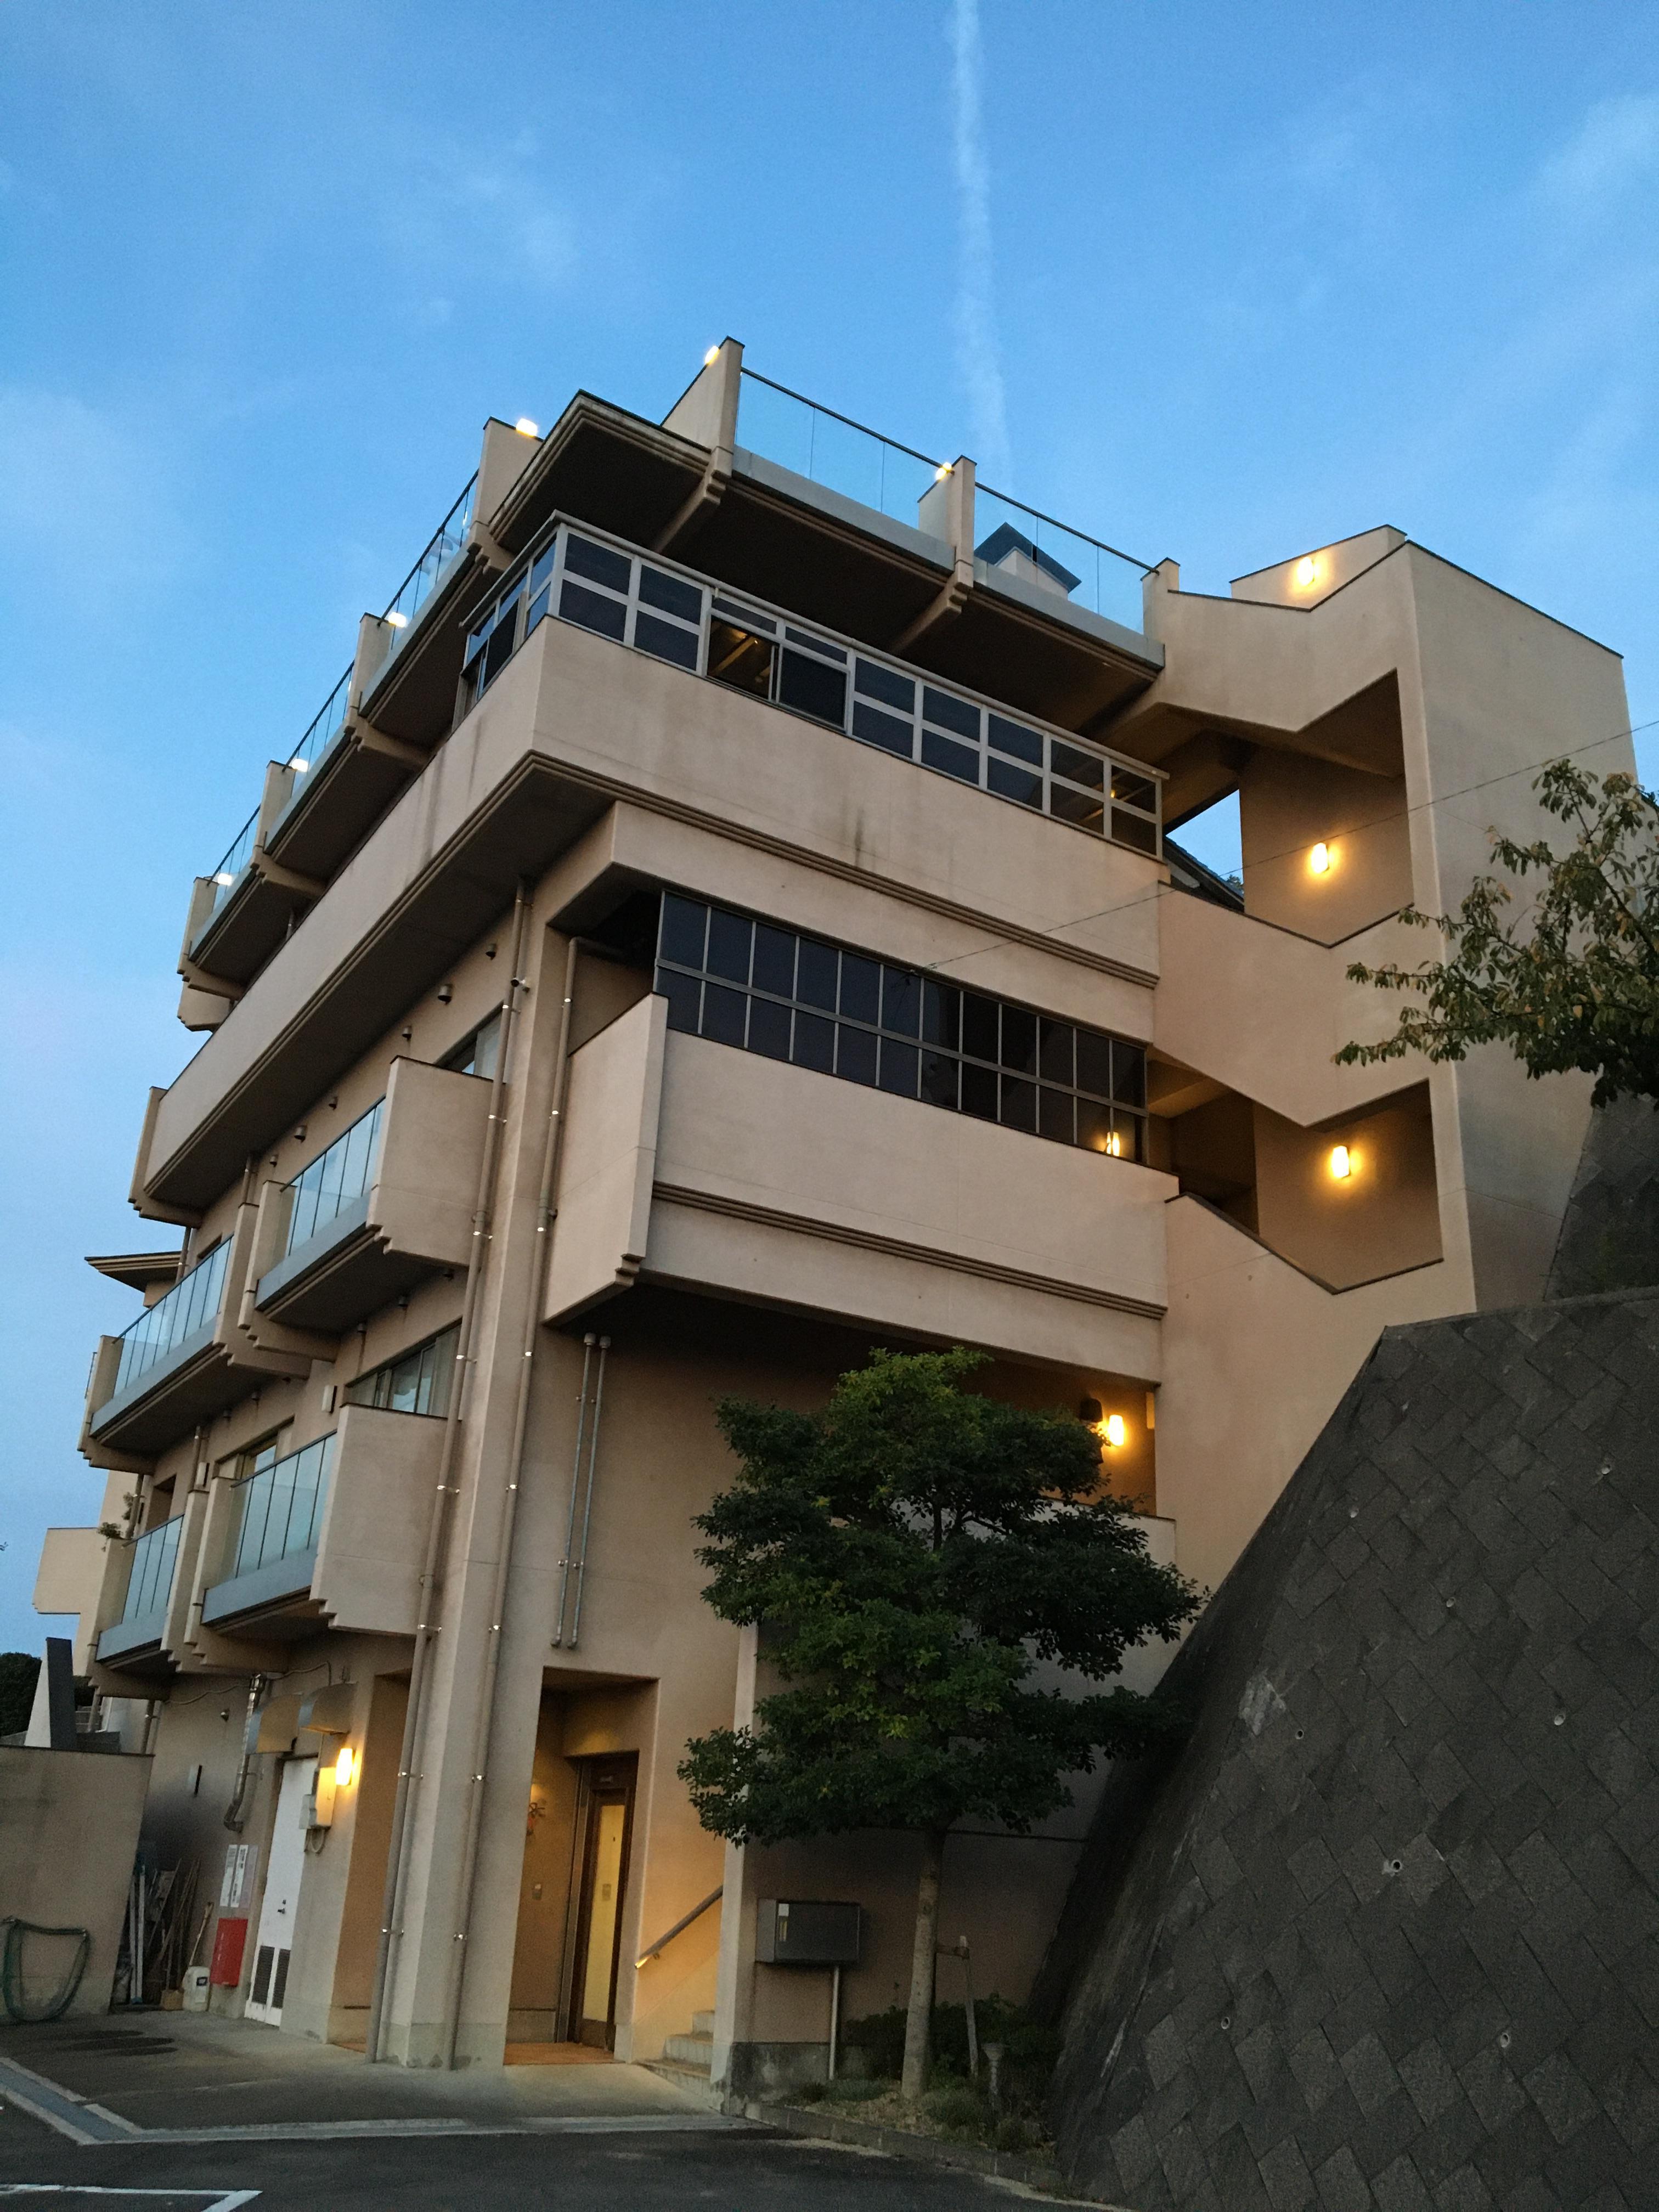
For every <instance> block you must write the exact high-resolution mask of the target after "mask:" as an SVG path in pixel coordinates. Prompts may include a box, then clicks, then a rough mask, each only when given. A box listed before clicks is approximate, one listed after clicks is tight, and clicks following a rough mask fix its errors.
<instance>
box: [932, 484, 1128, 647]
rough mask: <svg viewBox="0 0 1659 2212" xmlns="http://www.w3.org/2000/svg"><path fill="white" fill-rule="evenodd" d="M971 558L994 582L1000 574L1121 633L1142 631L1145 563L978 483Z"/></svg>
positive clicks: (975, 497) (1034, 508) (975, 495)
mask: <svg viewBox="0 0 1659 2212" xmlns="http://www.w3.org/2000/svg"><path fill="white" fill-rule="evenodd" d="M974 556H975V559H976V560H980V561H983V562H985V564H986V566H987V568H989V569H990V570H991V572H992V574H993V577H994V576H995V575H996V574H997V572H998V571H999V570H1000V571H1001V572H1002V574H1005V575H1009V576H1012V577H1015V578H1017V579H1018V580H1019V581H1020V582H1021V583H1024V584H1030V585H1032V586H1035V588H1036V590H1038V591H1039V592H1051V593H1052V594H1053V595H1054V598H1055V599H1061V600H1067V601H1069V602H1070V604H1071V605H1073V606H1074V607H1086V608H1087V609H1088V610H1089V611H1090V613H1091V614H1097V615H1104V616H1105V617H1106V619H1107V620H1108V621H1109V622H1115V623H1122V625H1123V627H1124V628H1125V629H1133V630H1137V631H1138V630H1139V629H1140V628H1141V626H1142V623H1143V620H1144V617H1143V613H1142V608H1141V599H1140V580H1141V578H1142V577H1143V576H1145V575H1146V574H1149V573H1150V572H1149V569H1148V567H1147V564H1146V562H1144V561H1137V560H1136V559H1135V558H1134V556H1133V555H1132V554H1128V553H1120V552H1119V551H1118V550H1117V549H1116V547H1115V546H1113V545H1103V544H1102V543H1101V542H1100V540H1099V539H1098V538H1090V537H1088V536H1087V535H1085V532H1082V531H1080V530H1072V529H1068V528H1067V526H1066V524H1065V523H1063V522H1056V521H1055V520H1054V517H1053V516H1052V515H1048V514H1040V513H1038V512H1037V510H1036V507H1026V506H1024V505H1023V504H1022V503H1021V502H1020V501H1018V500H1017V499H1010V498H1009V497H1008V495H1007V494H1006V492H1000V491H991V490H988V489H987V487H986V486H985V485H983V484H980V485H978V486H977V487H976V488H975V494H974Z"/></svg>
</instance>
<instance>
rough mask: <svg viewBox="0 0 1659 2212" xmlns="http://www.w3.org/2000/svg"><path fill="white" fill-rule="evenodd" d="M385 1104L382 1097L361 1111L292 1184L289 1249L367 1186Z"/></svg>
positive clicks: (305, 1240)
mask: <svg viewBox="0 0 1659 2212" xmlns="http://www.w3.org/2000/svg"><path fill="white" fill-rule="evenodd" d="M385 1108H386V1101H385V1099H384V1098H382V1099H380V1100H379V1101H378V1102H377V1103H375V1104H374V1105H373V1106H371V1107H370V1108H369V1109H368V1113H367V1114H362V1115H359V1116H358V1118H357V1119H356V1121H354V1122H353V1123H352V1125H351V1127H349V1129H346V1130H343V1131H342V1133H340V1135H339V1136H337V1138H336V1139H334V1142H333V1143H332V1144H331V1146H329V1148H328V1150H327V1151H326V1152H323V1153H321V1154H320V1155H319V1157H318V1158H316V1159H314V1160H313V1162H312V1163H311V1165H310V1166H309V1167H308V1168H307V1169H306V1170H304V1171H303V1173H301V1174H300V1175H297V1176H295V1178H294V1181H293V1182H291V1183H290V1184H289V1190H290V1191H291V1192H292V1193H293V1194H294V1201H293V1209H292V1211H291V1212H290V1213H289V1218H288V1243H287V1245H286V1246H285V1248H284V1249H285V1251H286V1252H297V1251H298V1249H300V1247H301V1244H305V1243H309V1242H310V1240H311V1238H312V1237H315V1236H316V1235H318V1233H319V1231H322V1230H325V1229H326V1228H327V1227H328V1225H329V1223H330V1222H331V1221H332V1220H333V1219H334V1218H335V1217H336V1215H337V1214H340V1213H343V1212H344V1211H345V1209H346V1207H347V1206H349V1205H350V1203H351V1201H352V1200H353V1199H355V1198H361V1197H362V1194H363V1193H364V1192H365V1191H366V1190H367V1189H368V1186H369V1184H370V1182H372V1181H373V1179H374V1164H375V1161H376V1158H378V1156H379V1152H380V1116H381V1114H382V1113H383V1112H384V1110H385Z"/></svg>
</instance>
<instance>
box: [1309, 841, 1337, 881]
mask: <svg viewBox="0 0 1659 2212" xmlns="http://www.w3.org/2000/svg"><path fill="white" fill-rule="evenodd" d="M1308 867H1309V871H1310V873H1311V874H1313V875H1316V876H1328V875H1329V873H1330V872H1331V848H1330V847H1329V846H1328V844H1326V843H1325V842H1324V840H1323V839H1321V841H1320V842H1319V843H1318V844H1317V845H1316V846H1315V847H1314V848H1313V850H1312V851H1311V852H1310V854H1309V855H1308Z"/></svg>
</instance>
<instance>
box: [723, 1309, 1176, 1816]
mask: <svg viewBox="0 0 1659 2212" xmlns="http://www.w3.org/2000/svg"><path fill="white" fill-rule="evenodd" d="M981 1364H982V1358H981V1355H980V1354H977V1353H974V1352H963V1351H961V1350H957V1351H954V1352H924V1353H917V1354H900V1353H893V1352H876V1353H874V1354H873V1355H872V1358H871V1360H870V1363H869V1364H868V1365H867V1366H866V1367H864V1368H861V1369H859V1370H855V1371H854V1372H853V1373H852V1374H850V1375H847V1376H843V1377H842V1380H841V1382H840V1383H839V1384H838V1385H837V1387H836V1391H835V1393H834V1395H832V1397H831V1398H830V1400H829V1403H828V1404H827V1405H826V1406H825V1407H824V1408H823V1411H822V1412H821V1413H793V1412H790V1411H787V1410H786V1409H784V1408H782V1407H776V1406H761V1405H757V1404H754V1403H751V1402H750V1401H745V1400H743V1399H732V1398H728V1399H726V1400H723V1401H721V1403H720V1406H719V1407H718V1408H717V1416H718V1419H719V1421H720V1428H721V1431H722V1432H723V1434H724V1435H725V1437H726V1441H727V1442H728V1443H730V1445H731V1446H732V1450H733V1451H734V1452H735V1453H736V1454H737V1455H738V1461H739V1463H740V1464H739V1468H738V1478H737V1480H736V1483H735V1484H734V1486H733V1487H732V1489H731V1490H729V1491H727V1492H726V1493H725V1495H724V1496H722V1497H720V1498H716V1499H715V1501H714V1504H713V1505H711V1506H710V1508H709V1510H708V1512H707V1513H706V1514H703V1515H702V1516H701V1517H700V1519H699V1521H698V1523H697V1525H698V1527H699V1528H701V1529H702V1532H703V1534H705V1535H706V1536H707V1537H708V1544H707V1545H706V1546H705V1547H704V1548H703V1549H702V1551H701V1552H700V1553H699V1554H698V1557H699V1558H700V1559H702V1562H703V1564H704V1565H706V1566H708V1567H709V1568H711V1569H712V1570H713V1573H714V1579H713V1581H712V1582H711V1583H709V1585H708V1589H707V1590H706V1591H705V1593H704V1595H705V1596H706V1597H707V1598H708V1602H709V1604H710V1605H711V1606H712V1607H714V1611H715V1612H716V1613H719V1614H720V1617H721V1618H722V1619H723V1620H731V1621H737V1622H741V1623H754V1622H760V1623H763V1624H764V1625H765V1639H764V1649H765V1652H766V1656H767V1659H768V1661H769V1663H770V1664H771V1666H772V1667H773V1668H775V1670H776V1672H777V1674H779V1675H780V1676H781V1678H782V1680H783V1681H784V1682H785V1684H786V1685H787V1686H786V1687H784V1688H782V1689H781V1690H779V1691H778V1692H775V1694H774V1695H772V1696H770V1697H768V1698H765V1699H763V1700H762V1701H761V1703H760V1705H758V1706H757V1711H756V1717H755V1724H754V1725H753V1726H752V1727H751V1728H744V1729H715V1730H714V1732H713V1733H712V1734H710V1735H707V1736H704V1737H702V1738H701V1739H700V1740H699V1741H696V1742H694V1743H692V1744H690V1745H689V1746H688V1747H687V1753H688V1755H687V1758H686V1759H685V1762H684V1765H683V1766H682V1768H681V1770H680V1771H681V1773H682V1775H683V1777H684V1779H685V1780H686V1782H687V1783H688V1784H690V1791H691V1797H692V1801H693V1802H694V1804H695V1805H696V1809H697V1812H698V1814H699V1816H700V1818H701V1819H702V1823H703V1825H704V1826H705V1827H708V1828H710V1829H712V1830H713V1831H714V1832H715V1833H716V1834H719V1835H722V1836H726V1837H727V1838H731V1839H732V1840H733V1841H736V1842H747V1841H750V1840H753V1841H756V1842H759V1843H777V1842H781V1841H782V1840H784V1839H785V1838H790V1837H801V1836H810V1835H822V1834H824V1833H827V1832H833V1831H836V1830H841V1829H848V1828H871V1827H895V1828H912V1829H919V1830H923V1831H933V1832H937V1831H942V1830H944V1829H946V1828H949V1827H950V1826H951V1825H952V1823H953V1822H955V1821H957V1820H963V1819H964V1818H967V1817H969V1816H972V1817H974V1818H975V1819H979V1820H1000V1821H1004V1822H1006V1824H1007V1825H1008V1826H1010V1827H1011V1828H1012V1829H1014V1830H1016V1831H1017V1832H1024V1831H1025V1830H1027V1829H1029V1828H1030V1826H1031V1824H1032V1823H1033V1822H1034V1821H1036V1820H1042V1819H1044V1818H1045V1817H1046V1816H1047V1815H1048V1814H1050V1813H1053V1812H1055V1811H1057V1810H1058V1809H1059V1808H1060V1807H1061V1806H1063V1805H1066V1804H1067V1803H1069V1802H1070V1796H1069V1792H1068V1790H1066V1784H1065V1781H1064V1777H1065V1775H1066V1773H1067V1772H1073V1771H1078V1770H1079V1769H1085V1768H1088V1767H1090V1766H1091V1765H1093V1763H1094V1759H1095V1757H1096V1756H1097V1754H1098V1753H1105V1754H1106V1755H1107V1756H1108V1757H1111V1758H1118V1757H1127V1756H1132V1755H1133V1754H1134V1753H1138V1752H1140V1751H1143V1750H1145V1749H1146V1747H1148V1745H1149V1744H1150V1743H1151V1742H1152V1741H1153V1740H1154V1739H1156V1738H1157V1737H1158V1736H1160V1735H1162V1734H1164V1731H1165V1730H1166V1729H1168V1727H1169V1726H1170V1715H1169V1714H1168V1712H1167V1711H1166V1710H1165V1708H1164V1705H1162V1704H1161V1703H1160V1702H1159V1701H1158V1699H1151V1698H1146V1697H1141V1696H1139V1695H1138V1694H1136V1693H1135V1692H1133V1691H1130V1690H1126V1689H1123V1688H1121V1687H1119V1688H1115V1689H1113V1690H1110V1691H1107V1692H1097V1693H1094V1694H1092V1695H1088V1696H1082V1697H1079V1696H1073V1695H1068V1694H1067V1693H1066V1691H1064V1690H1063V1689H1060V1688H1058V1687H1042V1686H1037V1685H1036V1684H1034V1683H1033V1681H1032V1680H1031V1677H1032V1674H1033V1672H1034V1670H1035V1668H1036V1666H1037V1664H1038V1662H1041V1661H1048V1662H1054V1663H1055V1664H1058V1665H1060V1666H1062V1667H1065V1668H1070V1669H1072V1670H1073V1671H1074V1672H1076V1673H1079V1674H1084V1675H1086V1676H1089V1677H1091V1678H1092V1679H1094V1680H1102V1679H1103V1678H1105V1677H1107V1676H1109V1675H1111V1674H1115V1672H1116V1670H1117V1668H1118V1667H1119V1666H1120V1664H1121V1662H1122V1659H1123V1656H1124V1654H1125V1652H1126V1651H1127V1650H1130V1649H1131V1648H1132V1647H1133V1645H1134V1644H1139V1643H1140V1642H1142V1641H1143V1640H1144V1639H1145V1638H1147V1637H1149V1636H1159V1637H1162V1638H1164V1639H1165V1640H1166V1641H1167V1640H1172V1639H1173V1638H1175V1637H1176V1636H1177V1635H1178V1634H1179V1632H1180V1630H1181V1628H1182V1625H1183V1624H1184V1623H1185V1622H1186V1621H1187V1620H1188V1619H1189V1618H1190V1617H1191V1615H1192V1613H1194V1610H1195V1609H1196V1606H1197V1602H1198V1600H1197V1596H1196V1594H1195V1593H1194V1591H1193V1589H1191V1587H1190V1586H1189V1585H1188V1583H1186V1582H1184V1581H1183V1580H1182V1577H1180V1576H1179V1575H1177V1574H1176V1572H1175V1571H1174V1570H1173V1569H1171V1568H1167V1567H1163V1566H1159V1565H1157V1564H1156V1563H1155V1562H1154V1561H1153V1560H1152V1559H1151V1558H1150V1557H1149V1556H1148V1553H1147V1551H1146V1541H1145V1538H1144V1536H1143V1534H1142V1533H1141V1531H1140V1530H1139V1528H1138V1527H1137V1525H1136V1520H1135V1516H1134V1514H1133V1511H1132V1510H1130V1509H1129V1508H1128V1507H1127V1506H1126V1505H1124V1504H1122V1503H1121V1502H1120V1501H1119V1500H1118V1499H1116V1498H1110V1497H1107V1496H1103V1495H1099V1494H1097V1492H1098V1488H1099V1483H1100V1446H1099V1443H1098V1442H1097V1438H1096V1437H1095V1436H1094V1434H1093V1432H1092V1431H1091V1430H1089V1429H1088V1428H1086V1427H1085V1425H1083V1424H1082V1423H1081V1422H1080V1421H1078V1420H1074V1419H1068V1418H1066V1417H1065V1416H1063V1415H1060V1414H1058V1413H1029V1412H1026V1411H1024V1410H1023V1409H1021V1408H1019V1407H1012V1406H1006V1405H1001V1404H998V1403H996V1402H995V1401H992V1400H990V1399H988V1398H983V1397H980V1396H978V1395H974V1394H971V1393H969V1392H965V1391H963V1390H961V1389H958V1388H957V1385H958V1383H961V1382H962V1381H963V1380H964V1379H965V1378H966V1377H967V1376H969V1375H970V1374H972V1373H973V1371H974V1370H975V1369H976V1368H977V1367H979V1366H980V1365H981Z"/></svg>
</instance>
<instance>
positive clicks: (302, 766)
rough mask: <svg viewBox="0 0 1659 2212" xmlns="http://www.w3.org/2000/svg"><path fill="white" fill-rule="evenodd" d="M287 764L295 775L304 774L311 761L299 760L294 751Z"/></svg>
mask: <svg viewBox="0 0 1659 2212" xmlns="http://www.w3.org/2000/svg"><path fill="white" fill-rule="evenodd" d="M289 767H290V768H291V769H293V770H294V773H295V775H306V774H307V771H308V770H309V769H310V767H311V763H310V762H309V761H308V760H301V758H300V756H299V754H298V753H295V756H294V757H293V759H292V760H291V761H290V762H289Z"/></svg>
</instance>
